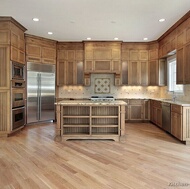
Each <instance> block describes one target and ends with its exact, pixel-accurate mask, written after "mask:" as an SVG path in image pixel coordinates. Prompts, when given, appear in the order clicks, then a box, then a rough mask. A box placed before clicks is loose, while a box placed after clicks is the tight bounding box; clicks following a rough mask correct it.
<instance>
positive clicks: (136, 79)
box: [128, 61, 148, 86]
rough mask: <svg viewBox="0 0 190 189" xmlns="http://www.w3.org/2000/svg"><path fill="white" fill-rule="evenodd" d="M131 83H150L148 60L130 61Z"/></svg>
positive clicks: (144, 84)
mask: <svg viewBox="0 0 190 189" xmlns="http://www.w3.org/2000/svg"><path fill="white" fill-rule="evenodd" d="M128 84H129V85H141V86H146V85H148V61H129V78H128Z"/></svg>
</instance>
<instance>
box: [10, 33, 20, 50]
mask: <svg viewBox="0 0 190 189" xmlns="http://www.w3.org/2000/svg"><path fill="white" fill-rule="evenodd" d="M18 43H19V36H18V35H17V34H16V33H14V32H11V46H13V47H17V48H18Z"/></svg>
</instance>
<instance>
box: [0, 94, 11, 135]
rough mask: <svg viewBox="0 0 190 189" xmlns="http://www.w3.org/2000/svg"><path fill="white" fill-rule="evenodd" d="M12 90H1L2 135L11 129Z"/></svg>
mask: <svg viewBox="0 0 190 189" xmlns="http://www.w3.org/2000/svg"><path fill="white" fill-rule="evenodd" d="M10 99H11V98H10V90H0V105H1V106H0V112H1V113H0V135H3V134H5V135H6V134H7V133H8V132H10V130H11V112H10V111H11V108H10V107H11V104H10V103H11V102H10Z"/></svg>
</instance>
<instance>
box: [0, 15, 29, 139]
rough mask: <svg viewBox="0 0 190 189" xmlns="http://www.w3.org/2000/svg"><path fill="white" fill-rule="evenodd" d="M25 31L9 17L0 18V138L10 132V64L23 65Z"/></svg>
mask: <svg viewBox="0 0 190 189" xmlns="http://www.w3.org/2000/svg"><path fill="white" fill-rule="evenodd" d="M25 30H26V29H25V28H24V27H23V26H22V25H20V24H19V23H18V22H16V21H15V20H14V19H12V18H11V17H0V136H8V135H9V134H10V133H11V132H12V102H11V96H12V94H11V80H12V77H11V76H12V73H11V64H10V62H11V60H12V61H16V62H19V63H23V64H24V63H25V48H24V31H25Z"/></svg>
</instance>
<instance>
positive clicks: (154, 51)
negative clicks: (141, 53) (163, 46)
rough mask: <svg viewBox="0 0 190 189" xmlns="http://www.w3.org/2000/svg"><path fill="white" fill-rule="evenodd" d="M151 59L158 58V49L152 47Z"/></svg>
mask: <svg viewBox="0 0 190 189" xmlns="http://www.w3.org/2000/svg"><path fill="white" fill-rule="evenodd" d="M149 59H150V60H155V59H158V49H152V50H150V51H149Z"/></svg>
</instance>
